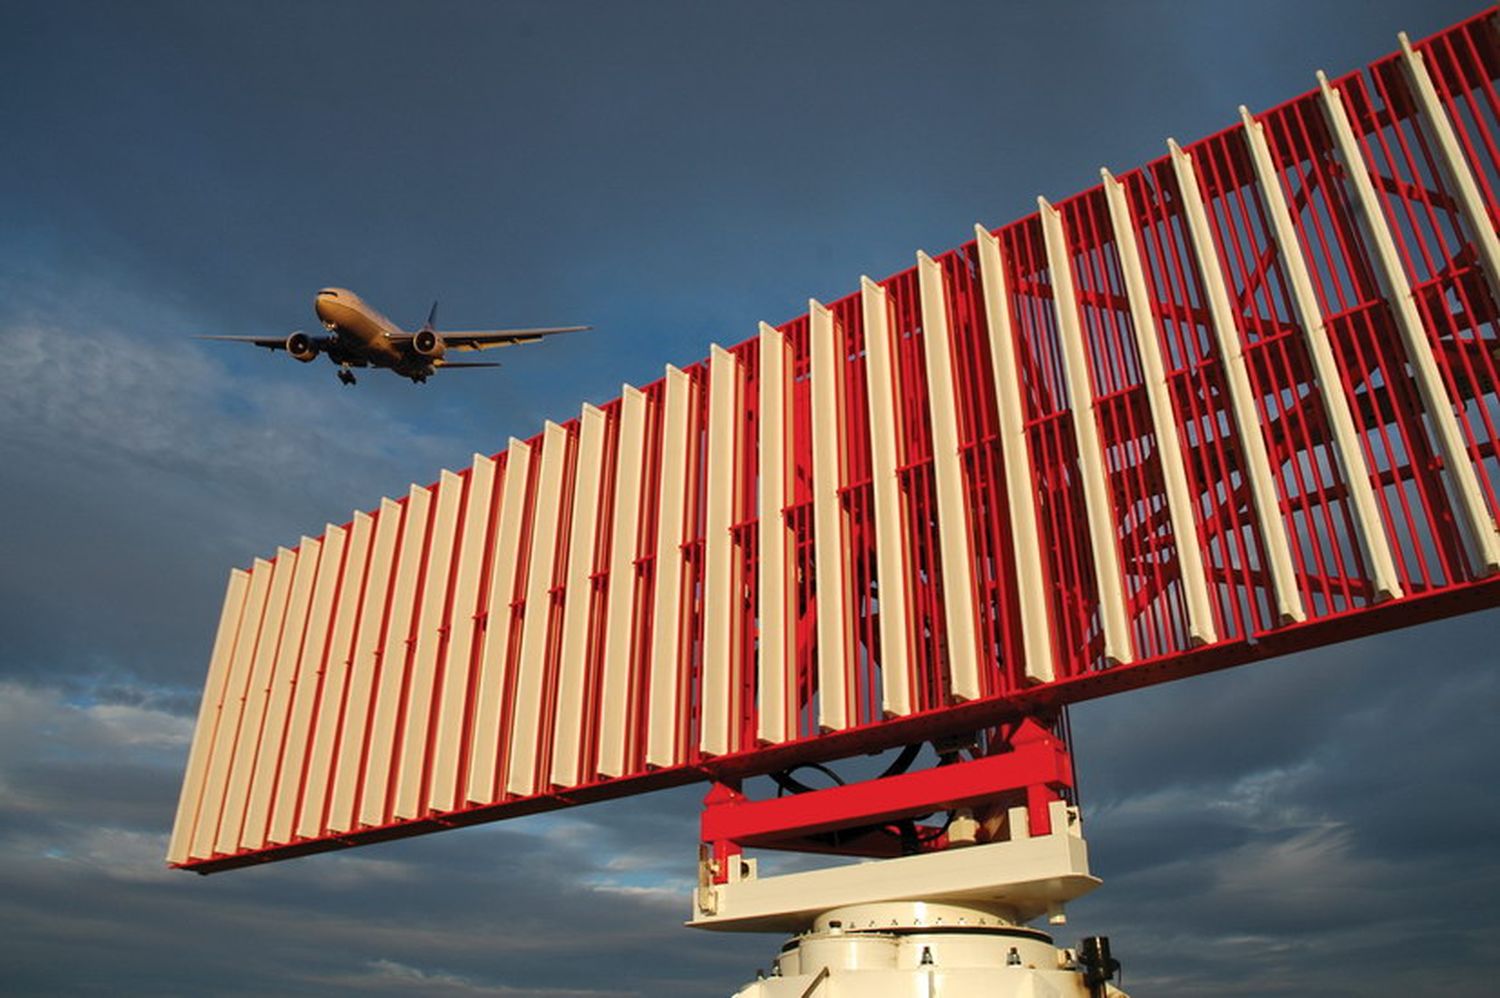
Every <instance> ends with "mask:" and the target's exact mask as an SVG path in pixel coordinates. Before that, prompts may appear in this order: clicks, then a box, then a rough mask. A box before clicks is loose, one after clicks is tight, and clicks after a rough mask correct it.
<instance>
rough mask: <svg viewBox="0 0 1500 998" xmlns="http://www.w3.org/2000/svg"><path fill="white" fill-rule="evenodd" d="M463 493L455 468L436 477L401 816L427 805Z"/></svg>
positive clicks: (409, 698)
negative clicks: (442, 649) (429, 749)
mask: <svg viewBox="0 0 1500 998" xmlns="http://www.w3.org/2000/svg"><path fill="white" fill-rule="evenodd" d="M462 498H463V479H461V478H459V477H458V476H457V475H455V474H453V472H451V471H444V472H443V473H442V475H441V476H440V477H439V478H438V484H437V494H436V497H435V500H434V501H435V503H436V505H435V506H434V509H433V513H432V526H431V527H430V528H428V529H429V531H430V533H431V535H432V536H431V537H430V538H429V539H428V542H427V567H426V569H425V571H424V573H423V581H422V598H421V602H420V604H419V607H418V611H417V629H416V638H415V641H414V651H413V655H412V663H411V680H410V682H408V684H407V694H406V728H405V730H404V731H403V732H402V737H401V748H400V762H399V763H398V765H397V769H396V804H395V807H394V808H393V811H394V814H395V816H396V817H397V818H403V819H406V818H416V817H420V816H421V815H423V814H424V813H426V810H427V801H426V800H425V799H424V798H423V786H422V783H423V777H424V775H425V774H424V771H425V770H426V769H427V768H428V767H429V766H430V764H431V762H432V760H431V759H430V758H429V757H428V752H427V744H428V734H429V732H430V731H431V730H432V728H431V724H432V716H433V713H434V709H433V708H434V702H435V701H436V700H437V695H438V690H437V683H438V680H439V677H438V651H439V649H440V647H441V645H442V639H443V632H444V631H445V630H446V629H447V625H448V621H447V619H446V616H445V611H446V609H447V606H448V576H449V574H450V569H451V568H452V567H453V547H454V542H455V540H456V538H455V537H454V534H455V533H456V532H457V526H458V504H459V501H460V500H461V499H462Z"/></svg>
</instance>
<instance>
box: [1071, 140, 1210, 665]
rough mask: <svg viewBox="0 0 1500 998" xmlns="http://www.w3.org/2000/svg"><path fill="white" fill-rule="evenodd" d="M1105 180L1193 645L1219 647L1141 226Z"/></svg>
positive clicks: (1121, 191) (1119, 191)
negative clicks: (1143, 257) (1143, 254)
mask: <svg viewBox="0 0 1500 998" xmlns="http://www.w3.org/2000/svg"><path fill="white" fill-rule="evenodd" d="M1099 172H1100V175H1101V176H1102V177H1103V179H1104V199H1105V201H1106V202H1107V203H1108V205H1109V222H1110V227H1111V229H1112V230H1113V234H1114V240H1115V255H1116V256H1118V257H1119V260H1120V272H1121V275H1122V276H1123V278H1124V283H1125V298H1126V300H1127V301H1128V302H1129V305H1130V324H1131V326H1132V328H1133V329H1134V331H1135V351H1136V355H1137V356H1138V357H1139V358H1140V362H1141V383H1142V385H1143V386H1144V388H1145V389H1146V401H1147V404H1148V405H1149V407H1150V410H1151V435H1152V437H1153V439H1155V441H1156V451H1157V455H1158V459H1159V460H1160V462H1161V476H1162V490H1163V491H1164V492H1165V493H1166V496H1167V519H1168V520H1169V521H1170V522H1171V524H1172V545H1173V548H1174V549H1175V550H1176V553H1177V570H1178V577H1179V578H1180V579H1181V581H1182V595H1183V604H1184V605H1185V606H1186V608H1187V633H1188V640H1189V641H1190V642H1191V643H1192V644H1195V645H1208V644H1213V643H1214V642H1215V641H1217V640H1218V639H1219V638H1218V633H1217V631H1216V630H1215V628H1214V614H1213V603H1212V601H1211V599H1210V598H1209V593H1208V576H1207V575H1206V574H1205V572H1204V568H1203V549H1202V546H1201V542H1200V541H1199V539H1198V521H1197V519H1196V518H1195V517H1194V515H1193V494H1192V492H1191V490H1189V488H1188V481H1187V463H1186V461H1185V460H1184V458H1183V456H1182V439H1181V437H1180V436H1179V435H1178V433H1177V416H1176V412H1175V410H1173V408H1172V396H1171V393H1170V392H1169V391H1168V388H1167V368H1166V363H1165V362H1164V361H1163V360H1162V355H1161V343H1160V342H1159V341H1158V340H1157V338H1156V317H1155V316H1154V315H1152V313H1151V306H1150V305H1149V304H1148V303H1149V301H1150V295H1149V293H1148V292H1147V290H1146V274H1145V271H1144V270H1143V269H1142V267H1141V251H1140V246H1139V244H1138V243H1137V242H1136V238H1135V229H1136V225H1135V220H1134V219H1133V218H1131V216H1130V204H1129V202H1128V201H1127V200H1126V198H1125V186H1124V185H1123V184H1121V183H1120V182H1119V181H1118V180H1116V179H1115V178H1114V177H1112V176H1110V173H1109V171H1108V170H1100V171H1099Z"/></svg>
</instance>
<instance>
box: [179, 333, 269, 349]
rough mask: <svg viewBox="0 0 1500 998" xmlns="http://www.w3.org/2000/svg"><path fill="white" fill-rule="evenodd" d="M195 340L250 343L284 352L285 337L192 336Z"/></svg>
mask: <svg viewBox="0 0 1500 998" xmlns="http://www.w3.org/2000/svg"><path fill="white" fill-rule="evenodd" d="M193 339H195V340H228V341H229V342H230V343H252V344H254V345H255V346H258V347H265V348H266V349H267V350H285V349H286V337H285V336H194V337H193Z"/></svg>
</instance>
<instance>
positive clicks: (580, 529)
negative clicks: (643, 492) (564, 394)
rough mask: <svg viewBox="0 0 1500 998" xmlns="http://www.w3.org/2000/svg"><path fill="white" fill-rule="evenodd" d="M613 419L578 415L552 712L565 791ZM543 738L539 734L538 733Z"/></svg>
mask: <svg viewBox="0 0 1500 998" xmlns="http://www.w3.org/2000/svg"><path fill="white" fill-rule="evenodd" d="M608 432H609V420H608V418H606V417H605V415H604V412H603V410H601V409H596V408H595V407H594V406H591V405H587V404H585V405H584V407H583V411H582V413H581V414H580V415H579V417H578V458H577V460H576V461H575V462H574V464H575V467H576V468H577V470H576V471H575V472H574V474H573V524H572V526H571V528H570V531H569V536H568V566H567V574H566V576H565V579H564V585H565V586H566V588H565V589H564V597H563V599H564V602H563V619H562V647H561V651H560V653H559V655H558V673H557V699H556V703H555V705H554V709H553V712H552V767H551V773H550V774H549V778H550V779H551V781H552V783H554V784H556V785H557V786H560V787H572V786H577V784H578V783H579V781H580V780H581V778H582V777H581V775H580V773H579V771H578V766H579V757H580V755H581V747H582V744H583V709H584V699H585V697H586V695H587V693H588V665H589V662H588V652H589V642H588V637H589V624H590V620H591V608H592V604H593V590H594V583H593V574H594V553H595V551H596V550H597V549H598V545H597V543H596V542H597V540H598V528H599V503H600V499H601V483H602V482H603V477H604V444H605V437H606V436H607V434H608ZM538 734H540V732H538Z"/></svg>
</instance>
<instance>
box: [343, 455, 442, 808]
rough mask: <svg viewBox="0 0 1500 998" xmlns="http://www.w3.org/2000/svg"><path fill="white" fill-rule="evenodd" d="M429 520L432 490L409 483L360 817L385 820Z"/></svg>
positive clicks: (381, 646) (381, 662)
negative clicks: (397, 724) (410, 485)
mask: <svg viewBox="0 0 1500 998" xmlns="http://www.w3.org/2000/svg"><path fill="white" fill-rule="evenodd" d="M431 519H432V492H430V491H429V490H428V489H426V488H423V487H422V486H420V485H413V486H412V487H411V488H410V489H409V490H408V491H407V493H406V515H405V517H404V518H403V519H402V521H401V538H400V540H399V541H398V542H397V544H396V556H395V557H396V571H395V581H394V582H393V583H392V590H391V600H390V603H391V613H390V619H389V620H387V621H386V625H385V637H384V639H383V640H382V641H381V644H380V686H379V688H378V689H377V690H376V691H375V714H374V719H373V721H372V722H371V728H370V751H369V755H368V756H367V757H366V760H365V778H364V788H363V790H362V791H361V793H360V798H359V821H360V823H361V824H364V825H379V824H383V823H384V822H385V805H386V798H387V797H389V796H390V784H391V760H392V758H393V757H394V756H395V752H396V720H397V717H398V715H399V714H400V711H401V693H402V689H403V687H404V686H405V685H406V669H407V664H408V661H409V660H410V658H411V648H412V620H413V618H414V617H415V616H416V601H417V581H418V579H420V578H421V574H422V551H423V547H424V546H425V544H426V542H427V527H428V523H429V521H430V520H431Z"/></svg>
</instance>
